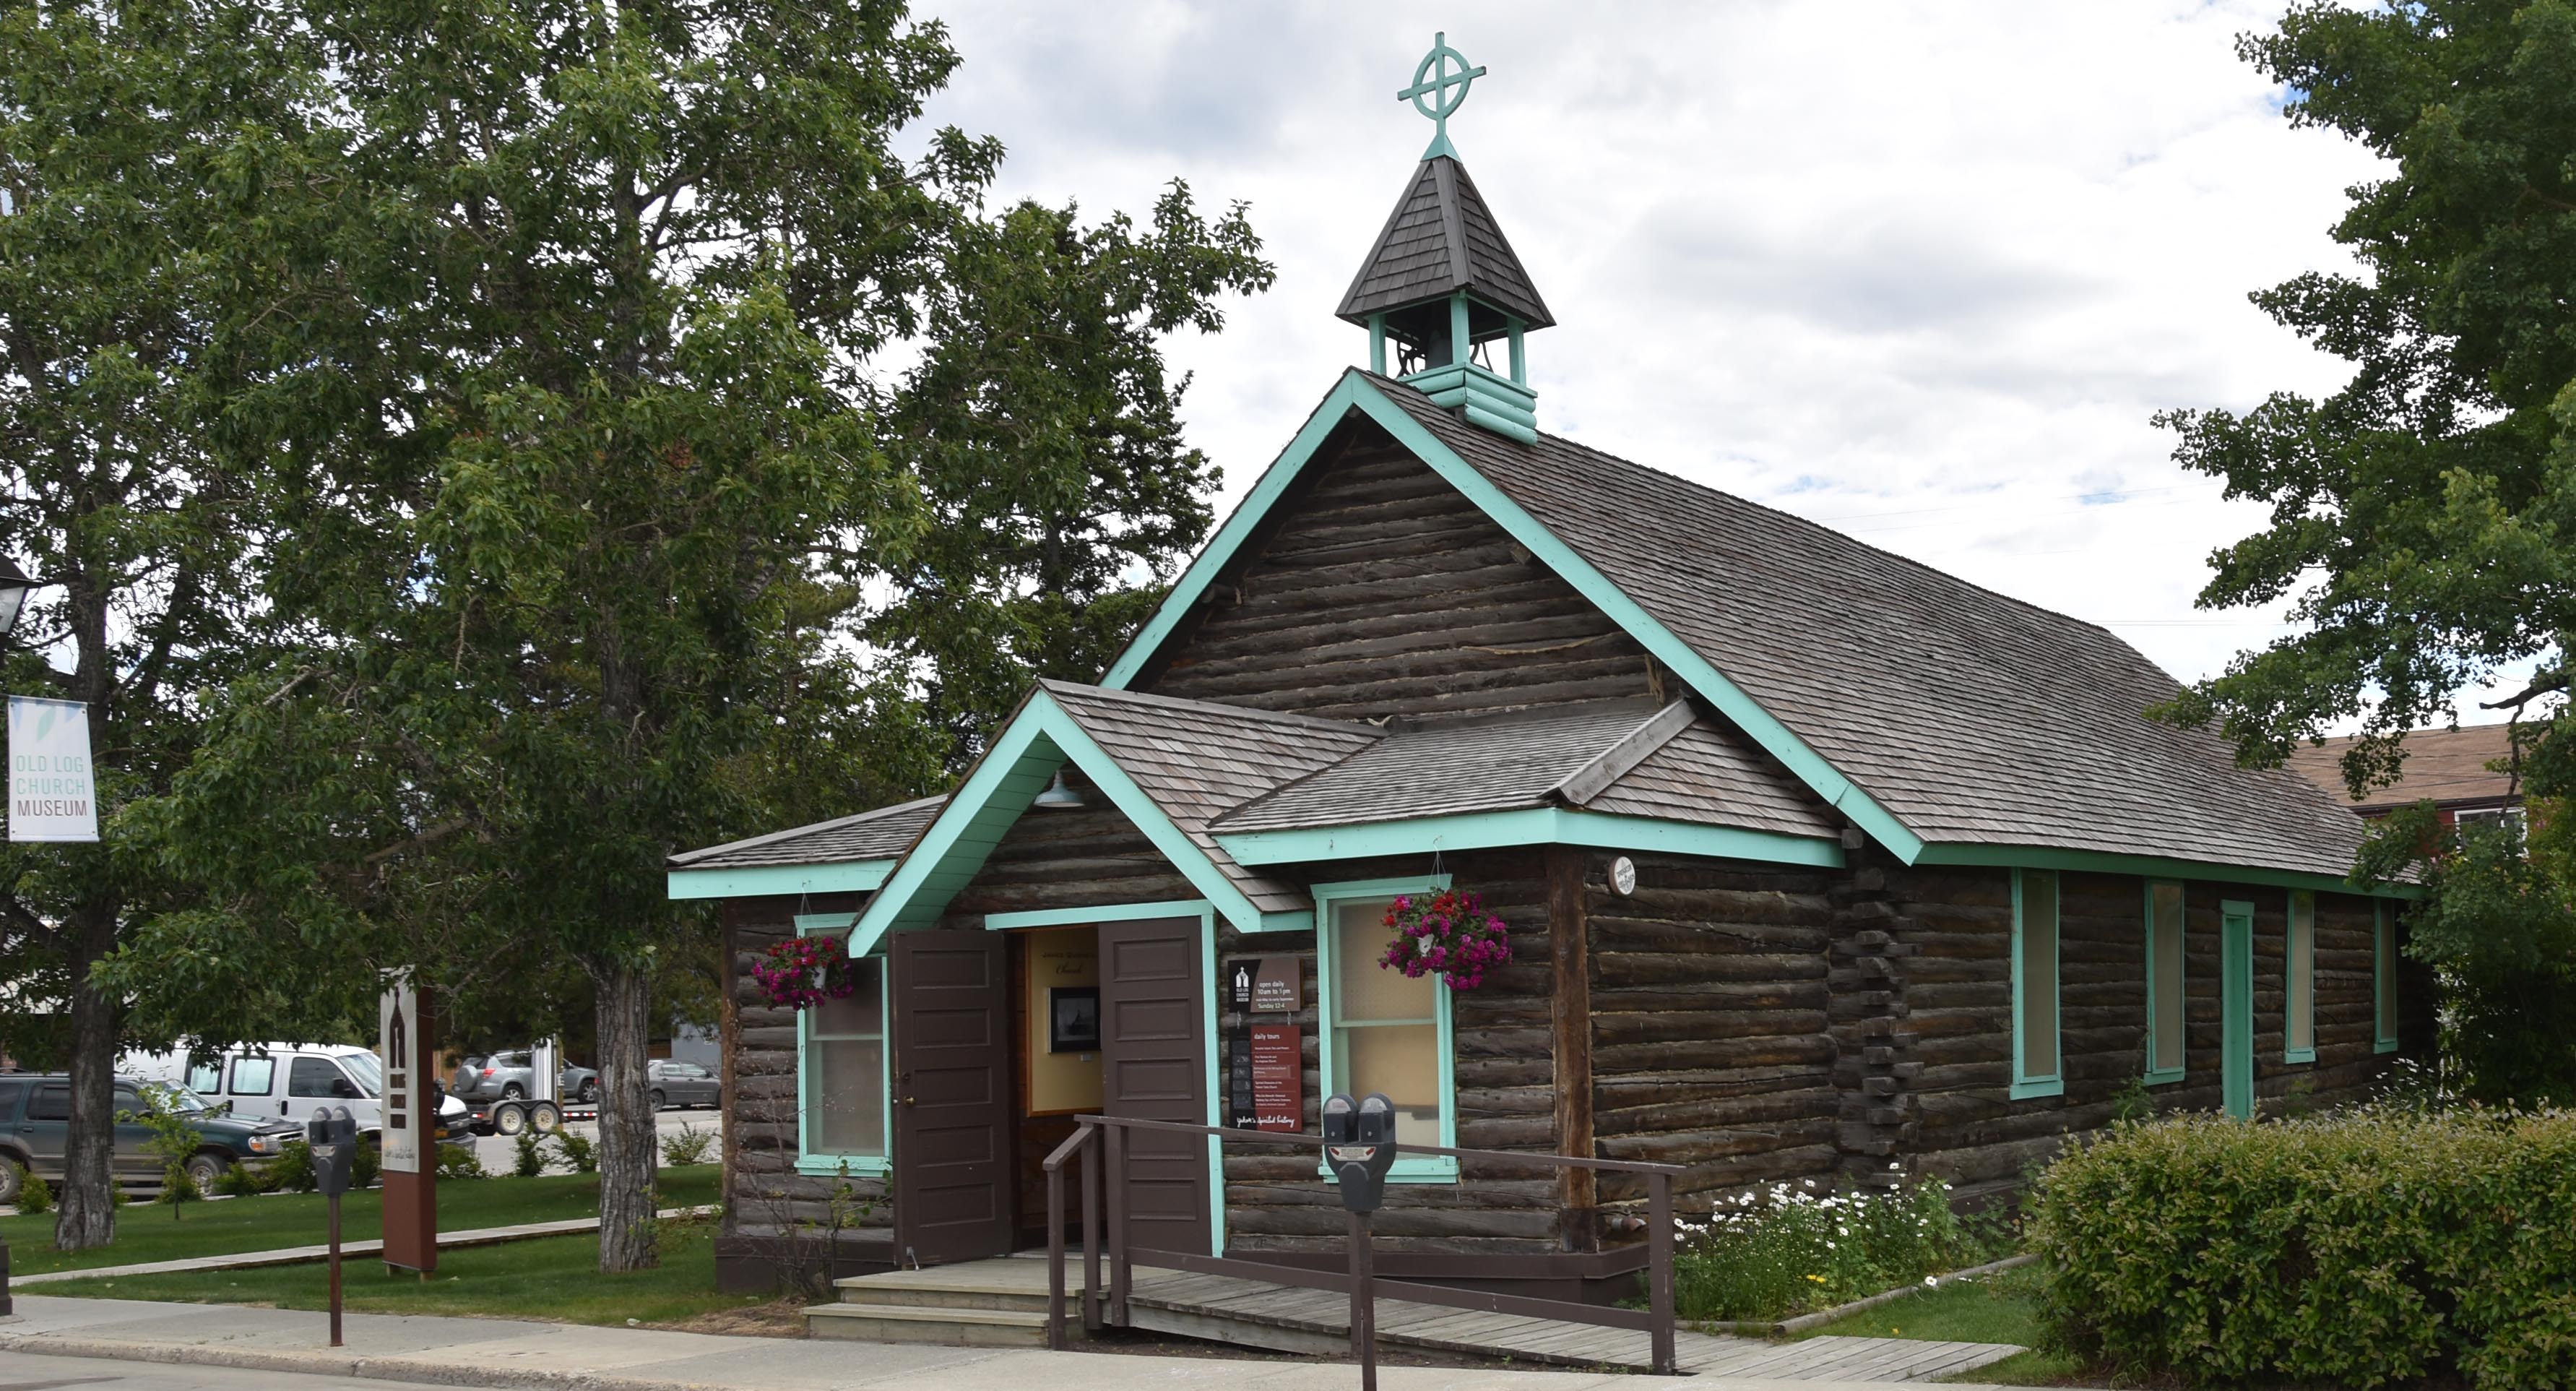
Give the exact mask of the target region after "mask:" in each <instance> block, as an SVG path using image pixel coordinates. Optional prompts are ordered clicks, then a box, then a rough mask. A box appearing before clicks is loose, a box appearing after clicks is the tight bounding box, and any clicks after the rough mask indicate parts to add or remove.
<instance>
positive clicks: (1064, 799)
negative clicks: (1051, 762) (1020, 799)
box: [1031, 768, 1082, 811]
mask: <svg viewBox="0 0 2576 1391" xmlns="http://www.w3.org/2000/svg"><path fill="white" fill-rule="evenodd" d="M1031 805H1033V806H1041V807H1047V808H1050V809H1052V810H1056V811H1068V810H1071V809H1072V808H1074V807H1078V806H1081V805H1082V794H1081V793H1079V792H1076V791H1074V790H1073V789H1072V788H1070V787H1067V786H1065V785H1064V770H1063V769H1062V768H1058V769H1056V770H1055V781H1054V782H1051V783H1048V784H1047V790H1046V791H1044V792H1041V793H1039V794H1038V798H1037V801H1035V802H1033V803H1031Z"/></svg>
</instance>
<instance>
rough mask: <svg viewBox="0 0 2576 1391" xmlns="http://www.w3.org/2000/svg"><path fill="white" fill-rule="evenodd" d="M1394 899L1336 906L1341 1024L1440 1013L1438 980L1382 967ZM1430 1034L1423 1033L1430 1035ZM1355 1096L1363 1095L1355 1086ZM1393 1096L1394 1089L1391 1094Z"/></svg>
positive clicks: (1336, 998) (1336, 995)
mask: <svg viewBox="0 0 2576 1391" xmlns="http://www.w3.org/2000/svg"><path fill="white" fill-rule="evenodd" d="M1394 902H1395V900H1394V899H1392V898H1379V899H1365V900H1355V901H1352V902H1347V903H1336V904H1334V905H1333V1016H1334V1018H1335V1019H1336V1020H1337V1021H1339V1022H1342V1023H1353V1022H1357V1021H1361V1020H1370V1019H1402V1020H1414V1021H1419V1020H1428V1019H1430V1018H1432V1017H1433V1015H1434V1014H1435V1013H1436V1012H1437V1008H1438V1007H1437V1005H1436V1004H1435V1003H1434V1001H1435V1000H1437V998H1438V994H1437V991H1438V988H1439V982H1438V980H1436V979H1435V978H1434V977H1431V976H1417V977H1411V978H1408V977H1407V976H1406V975H1405V974H1404V973H1403V972H1402V971H1396V970H1390V969H1388V968H1387V967H1384V966H1380V965H1379V964H1378V959H1379V958H1380V957H1382V956H1384V955H1385V954H1386V944H1387V940H1388V939H1389V938H1390V937H1391V936H1393V934H1392V933H1391V932H1389V931H1388V930H1387V926H1386V910H1387V909H1388V907H1390V906H1391V905H1392V904H1393V903H1394ZM1428 1036H1429V1035H1428V1034H1427V1033H1426V1034H1425V1035H1424V1037H1428ZM1351 1095H1353V1096H1361V1095H1365V1093H1363V1092H1361V1091H1359V1090H1357V1089H1356V1088H1354V1089H1351ZM1387 1095H1389V1096H1393V1095H1394V1093H1393V1092H1389V1093H1387Z"/></svg>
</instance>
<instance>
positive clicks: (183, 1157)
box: [116, 1082, 206, 1221]
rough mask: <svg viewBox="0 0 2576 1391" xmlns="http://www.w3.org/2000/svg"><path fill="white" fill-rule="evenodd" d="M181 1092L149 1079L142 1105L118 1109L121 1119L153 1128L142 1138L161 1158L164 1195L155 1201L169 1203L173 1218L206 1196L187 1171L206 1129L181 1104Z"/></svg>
mask: <svg viewBox="0 0 2576 1391" xmlns="http://www.w3.org/2000/svg"><path fill="white" fill-rule="evenodd" d="M180 1096H181V1092H180V1091H179V1089H178V1088H177V1087H174V1086H171V1085H170V1084H169V1083H167V1082H146V1083H144V1084H143V1087H142V1097H143V1107H142V1109H141V1110H136V1111H119V1112H117V1113H116V1118H117V1119H118V1120H120V1121H125V1122H128V1123H130V1124H134V1125H140V1126H142V1127H143V1128H144V1129H146V1130H149V1131H151V1132H152V1137H151V1138H150V1139H148V1140H145V1141H144V1142H143V1152H144V1153H146V1154H149V1155H151V1156H153V1157H154V1158H156V1159H158V1160H160V1161H161V1196H159V1197H157V1198H155V1199H153V1201H154V1202H156V1203H161V1204H164V1205H166V1206H167V1207H168V1208H169V1209H170V1216H171V1219H172V1220H174V1221H175V1220H177V1218H178V1216H179V1213H180V1211H181V1209H183V1208H184V1207H186V1205H187V1204H189V1203H193V1202H196V1201H198V1200H200V1199H202V1198H204V1197H205V1196H206V1195H205V1194H203V1193H200V1192H198V1191H197V1179H196V1176H195V1175H193V1174H191V1173H189V1172H188V1161H189V1160H190V1159H191V1158H193V1157H195V1155H196V1153H197V1146H198V1145H200V1144H202V1143H203V1142H204V1140H205V1132H204V1131H202V1130H199V1129H198V1128H197V1123H196V1122H195V1121H194V1120H193V1119H191V1118H190V1117H189V1114H188V1113H187V1112H186V1111H183V1110H181V1109H180V1108H179V1097H180Z"/></svg>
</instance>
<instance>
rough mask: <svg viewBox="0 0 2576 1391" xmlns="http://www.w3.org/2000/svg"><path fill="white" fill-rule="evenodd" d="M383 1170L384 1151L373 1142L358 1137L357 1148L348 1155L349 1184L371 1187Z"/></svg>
mask: <svg viewBox="0 0 2576 1391" xmlns="http://www.w3.org/2000/svg"><path fill="white" fill-rule="evenodd" d="M384 1171H385V1152H384V1151H383V1150H382V1149H381V1148H379V1147H378V1146H377V1145H376V1144H375V1143H374V1142H372V1141H369V1140H366V1139H360V1140H359V1141H358V1148H357V1149H356V1151H355V1152H353V1153H351V1154H350V1156H349V1186H350V1187H351V1188H353V1189H355V1188H373V1187H375V1186H376V1179H377V1178H378V1177H380V1176H381V1175H382V1174H383V1173H384Z"/></svg>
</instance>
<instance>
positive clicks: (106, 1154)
mask: <svg viewBox="0 0 2576 1391" xmlns="http://www.w3.org/2000/svg"><path fill="white" fill-rule="evenodd" d="M116 919H117V909H116V907H115V906H114V905H103V904H91V905H88V906H87V907H85V908H84V909H82V910H81V911H80V912H78V913H76V914H75V915H74V916H73V918H72V920H71V921H70V922H68V923H66V924H64V930H65V931H66V932H67V933H68V934H69V935H70V937H71V939H72V940H71V950H72V960H71V968H72V974H71V992H72V999H71V1006H72V1011H71V1013H72V1039H71V1043H72V1055H71V1088H72V1114H71V1123H70V1129H69V1132H68V1134H67V1135H66V1136H65V1137H64V1139H65V1143H64V1146H63V1191H62V1195H61V1203H60V1205H59V1206H58V1207H57V1208H56V1209H55V1211H54V1249H55V1250H57V1251H86V1250H89V1249H91V1248H92V1247H98V1246H105V1245H106V1244H107V1243H108V1242H109V1241H110V1240H112V1239H114V1237H115V1236H116V1195H115V1191H114V1190H115V1185H116V1172H115V1168H114V1161H115V1154H116V1116H115V1114H114V1113H115V1108H116V1086H115V1084H116V1043H117V1038H118V1036H119V1035H120V1034H121V1033H122V1032H123V1030H122V1028H121V1027H120V1020H119V1019H118V1015H119V1014H121V1013H122V1012H123V1002H122V1001H119V1000H117V999H114V998H112V997H110V996H109V995H108V994H107V993H106V992H105V991H102V990H100V989H99V988H98V987H97V986H95V985H92V984H91V983H90V978H89V972H90V967H91V966H92V965H94V964H96V963H97V961H98V960H99V958H101V957H103V956H105V955H107V953H108V951H109V950H110V949H112V948H113V947H114V946H115V945H116Z"/></svg>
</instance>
